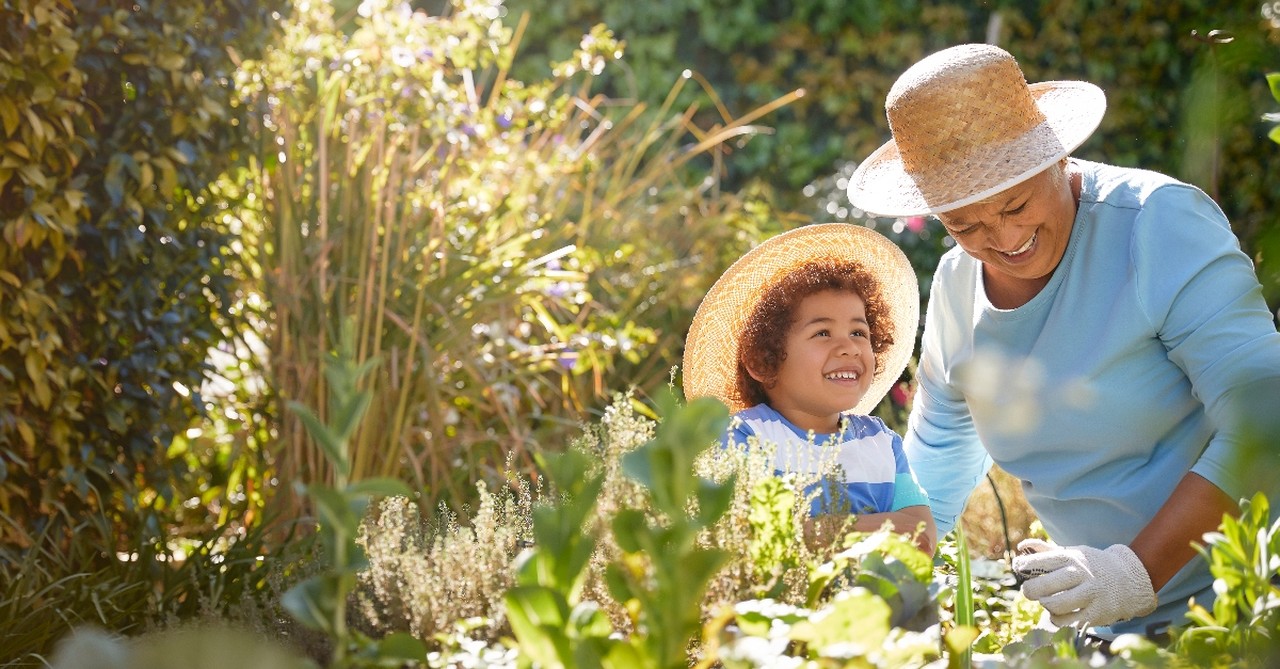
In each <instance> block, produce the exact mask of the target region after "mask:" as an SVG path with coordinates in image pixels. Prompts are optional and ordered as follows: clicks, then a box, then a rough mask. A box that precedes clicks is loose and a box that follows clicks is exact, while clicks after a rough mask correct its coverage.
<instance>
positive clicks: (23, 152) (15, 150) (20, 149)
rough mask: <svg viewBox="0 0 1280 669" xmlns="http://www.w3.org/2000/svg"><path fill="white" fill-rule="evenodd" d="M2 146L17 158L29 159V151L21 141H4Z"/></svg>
mask: <svg viewBox="0 0 1280 669" xmlns="http://www.w3.org/2000/svg"><path fill="white" fill-rule="evenodd" d="M4 148H5V149H6V150H7V151H8V152H9V153H12V154H13V155H15V156H18V157H19V158H23V159H26V160H31V152H30V151H28V150H27V145H26V144H23V143H22V142H12V141H11V142H5V145H4Z"/></svg>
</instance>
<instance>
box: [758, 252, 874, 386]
mask: <svg viewBox="0 0 1280 669" xmlns="http://www.w3.org/2000/svg"><path fill="white" fill-rule="evenodd" d="M825 290H837V291H848V292H853V293H857V294H858V296H860V297H861V298H862V300H863V302H865V303H866V306H867V324H868V325H869V326H870V329H871V350H872V352H874V353H875V354H876V369H875V373H876V374H880V373H881V372H883V371H884V363H883V357H882V356H881V355H880V354H881V353H882V352H884V351H885V350H886V349H887V348H889V346H890V345H891V344H893V335H894V332H893V321H892V320H891V319H890V316H889V305H888V304H886V303H885V301H884V294H883V293H882V292H881V290H880V282H879V281H878V280H877V279H876V277H875V275H873V274H872V273H871V272H869V271H867V270H866V268H864V267H863V266H862V265H860V264H858V263H851V262H845V261H838V260H828V259H824V260H812V261H809V262H807V263H804V264H803V265H801V266H799V267H797V268H796V269H794V270H792V271H791V272H790V273H789V274H787V275H786V276H785V277H783V278H782V279H781V280H779V281H778V282H777V283H774V284H773V285H772V286H770V287H769V288H768V289H767V290H766V291H765V293H764V295H762V296H761V297H760V301H759V302H757V303H756V306H755V310H754V311H752V312H751V316H750V317H749V318H748V319H747V322H746V325H744V326H743V329H742V334H741V336H739V337H738V374H737V376H738V383H737V388H736V392H737V395H738V399H739V400H741V401H742V403H743V404H745V405H746V406H755V405H757V404H763V403H767V402H768V401H769V396H768V395H767V394H765V387H766V386H767V385H772V384H773V381H774V379H775V378H777V375H778V369H779V368H780V367H781V366H782V361H783V359H784V358H785V357H786V352H785V351H784V347H785V346H786V341H787V331H788V330H789V329H790V328H791V322H792V320H793V319H794V317H795V316H794V313H795V308H796V305H798V304H799V303H800V302H801V300H803V299H804V298H806V297H808V296H810V295H813V294H814V293H820V292H822V291H825ZM748 359H750V360H753V361H755V367H756V371H757V372H759V373H761V374H762V375H763V376H764V377H765V379H766V383H761V382H760V381H757V380H755V379H754V378H752V377H751V374H750V373H748V372H747V368H746V365H744V364H743V362H742V361H743V360H748Z"/></svg>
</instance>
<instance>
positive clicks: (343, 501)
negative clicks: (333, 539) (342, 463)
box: [307, 484, 360, 537]
mask: <svg viewBox="0 0 1280 669" xmlns="http://www.w3.org/2000/svg"><path fill="white" fill-rule="evenodd" d="M307 494H309V495H311V498H312V499H313V500H315V502H316V510H317V511H319V512H320V522H321V525H322V527H327V528H329V529H330V530H332V531H333V532H335V533H337V534H338V536H340V537H342V536H355V530H356V528H357V527H358V526H359V523H360V518H359V517H358V516H357V515H356V514H355V512H354V511H353V510H352V509H351V505H350V503H349V501H348V500H347V498H346V497H344V496H343V495H342V493H340V492H338V491H337V490H334V489H333V488H330V487H328V486H324V485H316V484H313V485H310V486H307Z"/></svg>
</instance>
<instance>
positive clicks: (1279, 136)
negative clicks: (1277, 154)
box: [1267, 125, 1280, 144]
mask: <svg viewBox="0 0 1280 669" xmlns="http://www.w3.org/2000/svg"><path fill="white" fill-rule="evenodd" d="M1267 137H1269V138H1270V139H1271V141H1273V142H1275V143H1276V144H1280V125H1278V126H1276V127H1274V128H1272V129H1271V132H1269V133H1267Z"/></svg>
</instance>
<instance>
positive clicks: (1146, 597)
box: [1013, 539, 1156, 627]
mask: <svg viewBox="0 0 1280 669" xmlns="http://www.w3.org/2000/svg"><path fill="white" fill-rule="evenodd" d="M1018 552H1019V553H1020V555H1017V556H1015V557H1014V558H1013V571H1014V573H1016V574H1018V575H1020V576H1023V577H1024V578H1026V579H1027V580H1026V581H1024V582H1023V583H1022V594H1023V595H1025V596H1026V597H1027V599H1034V600H1036V601H1038V602H1040V604H1041V605H1042V606H1044V608H1045V610H1047V611H1048V612H1049V614H1050V620H1052V621H1053V624H1054V625H1057V626H1058V627H1064V626H1066V625H1070V624H1072V623H1082V624H1084V625H1110V624H1112V623H1116V622H1120V621H1121V620H1128V619H1130V618H1135V617H1137V616H1144V615H1146V614H1148V613H1151V612H1152V611H1154V610H1156V593H1155V590H1154V589H1153V588H1152V587H1151V577H1150V576H1149V575H1147V569H1146V567H1143V566H1142V561H1141V560H1139V559H1138V556H1137V555H1135V554H1134V553H1133V551H1132V550H1130V549H1129V547H1128V546H1125V545H1124V544H1114V545H1112V546H1110V547H1108V548H1107V549H1106V550H1099V549H1097V548H1093V547H1091V546H1058V545H1055V544H1051V543H1047V542H1044V541H1041V540H1039V539H1025V540H1023V541H1022V542H1021V543H1019V544H1018Z"/></svg>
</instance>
